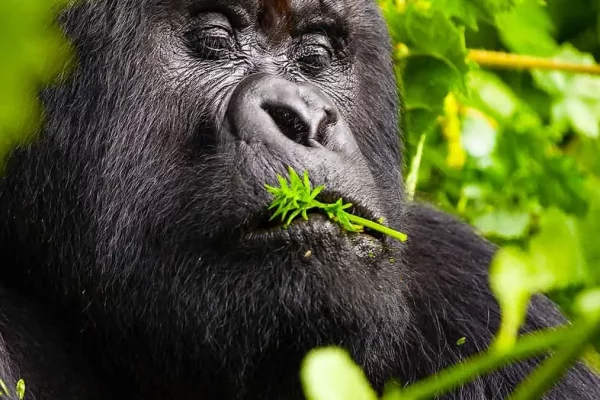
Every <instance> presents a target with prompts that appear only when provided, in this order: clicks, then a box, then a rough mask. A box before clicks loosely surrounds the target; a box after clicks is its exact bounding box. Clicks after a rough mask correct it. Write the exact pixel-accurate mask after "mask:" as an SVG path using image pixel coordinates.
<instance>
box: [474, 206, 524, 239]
mask: <svg viewBox="0 0 600 400" xmlns="http://www.w3.org/2000/svg"><path fill="white" fill-rule="evenodd" d="M471 223H472V224H473V225H474V226H475V227H476V228H477V230H479V231H480V232H481V233H483V234H484V235H486V236H496V237H500V238H504V239H519V238H522V237H524V236H525V235H526V234H527V229H528V228H529V225H530V223H531V215H530V214H529V213H528V212H523V211H509V210H493V211H489V212H486V213H484V214H481V215H479V216H477V217H475V218H474V219H473V220H472V221H471Z"/></svg>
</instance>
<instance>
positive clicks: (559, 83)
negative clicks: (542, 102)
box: [533, 46, 600, 138]
mask: <svg viewBox="0 0 600 400" xmlns="http://www.w3.org/2000/svg"><path fill="white" fill-rule="evenodd" d="M554 58H555V59H556V60H562V61H567V62H573V63H578V64H583V65H592V64H594V63H595V61H594V58H593V57H592V56H591V55H589V54H585V53H581V52H579V51H577V50H576V49H574V48H573V47H571V46H563V47H562V48H561V49H560V51H559V52H558V53H556V55H555V56H554ZM533 77H534V79H535V83H536V84H537V85H538V87H540V88H541V89H542V90H544V91H546V92H547V93H548V94H549V95H551V96H552V97H553V105H552V119H553V123H554V124H555V125H556V126H558V127H562V129H565V128H566V127H567V126H570V127H571V128H573V130H575V132H577V133H579V134H581V135H584V136H588V137H592V138H597V137H598V136H600V78H599V77H593V76H588V75H583V74H572V73H563V72H557V71H552V72H545V71H534V73H533Z"/></svg>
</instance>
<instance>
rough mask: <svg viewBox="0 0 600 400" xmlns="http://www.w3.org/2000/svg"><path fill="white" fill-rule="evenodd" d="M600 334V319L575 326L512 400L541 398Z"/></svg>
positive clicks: (578, 323) (515, 393)
mask: <svg viewBox="0 0 600 400" xmlns="http://www.w3.org/2000/svg"><path fill="white" fill-rule="evenodd" d="M599 333H600V318H595V319H588V320H582V321H580V322H577V323H576V324H575V325H573V328H572V329H571V332H569V337H568V340H565V341H564V342H563V345H562V346H561V347H560V348H559V349H558V350H557V351H556V353H555V354H554V355H553V356H552V357H550V358H549V359H548V360H546V361H545V362H544V363H543V364H542V365H541V366H540V367H539V368H537V369H536V370H535V371H533V373H532V374H531V375H530V376H529V378H528V379H527V380H525V381H524V382H522V383H521V384H520V385H519V386H518V387H517V389H516V390H515V392H514V393H513V394H512V395H511V396H510V399H511V400H531V399H539V398H541V397H542V396H543V395H544V393H546V391H548V389H550V388H551V387H552V385H554V384H555V383H556V381H557V380H558V379H560V378H561V377H562V375H563V374H564V373H565V372H566V371H567V369H569V368H570V367H571V365H572V364H574V363H575V362H576V361H577V359H578V358H579V357H580V356H581V355H582V354H583V352H584V351H585V350H586V349H587V348H588V346H589V343H590V340H592V339H593V338H595V337H596V336H597V335H598V334H599Z"/></svg>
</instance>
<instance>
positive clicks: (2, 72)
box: [0, 0, 70, 161]
mask: <svg viewBox="0 0 600 400" xmlns="http://www.w3.org/2000/svg"><path fill="white" fill-rule="evenodd" d="M68 2H69V1H68V0H2V1H0V161H1V160H3V159H4V157H5V156H6V153H7V152H8V151H10V149H11V148H12V147H13V146H14V145H15V144H18V143H20V142H22V141H24V140H26V139H29V138H31V137H32V133H33V132H35V129H36V128H37V127H38V124H39V121H40V116H41V108H40V105H39V102H38V100H37V95H38V92H39V90H40V88H41V87H42V85H45V84H48V83H50V82H51V81H52V80H53V79H54V78H55V77H56V76H57V74H58V73H60V71H62V70H63V69H64V68H65V66H66V61H68V60H69V59H70V58H69V56H70V47H69V45H68V43H67V41H66V39H65V37H64V35H63V33H62V32H61V30H60V29H59V27H58V26H57V24H56V23H55V20H56V17H57V15H58V13H59V12H60V10H61V9H62V8H64V7H65V6H66V5H67V3H68Z"/></svg>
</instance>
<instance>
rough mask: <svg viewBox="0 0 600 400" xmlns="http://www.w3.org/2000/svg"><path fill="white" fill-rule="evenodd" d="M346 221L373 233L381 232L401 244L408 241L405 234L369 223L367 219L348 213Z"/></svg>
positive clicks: (375, 223)
mask: <svg viewBox="0 0 600 400" xmlns="http://www.w3.org/2000/svg"><path fill="white" fill-rule="evenodd" d="M348 219H349V220H350V221H351V222H354V223H355V224H357V225H362V226H364V227H367V228H369V229H372V230H374V231H377V232H381V233H383V234H385V235H388V236H391V237H393V238H394V239H398V240H400V241H401V242H406V239H408V236H406V234H404V233H402V232H398V231H396V230H394V229H391V228H388V227H387V226H383V225H381V224H378V223H377V222H373V221H369V220H368V219H365V218H361V217H357V216H356V215H353V214H350V213H348Z"/></svg>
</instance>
